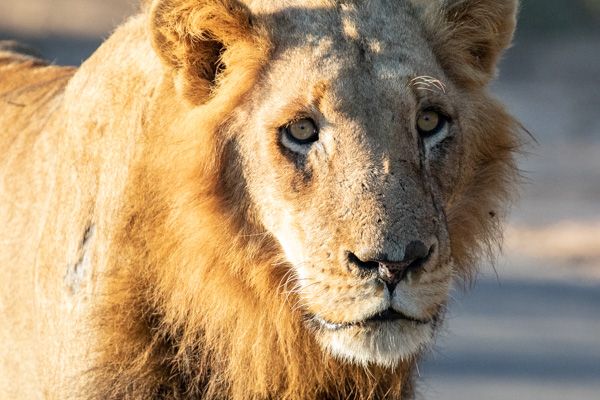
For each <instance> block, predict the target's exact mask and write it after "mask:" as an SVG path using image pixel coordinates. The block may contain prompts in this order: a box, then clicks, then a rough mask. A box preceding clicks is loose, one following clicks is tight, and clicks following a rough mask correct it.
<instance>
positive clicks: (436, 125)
mask: <svg viewBox="0 0 600 400" xmlns="http://www.w3.org/2000/svg"><path fill="white" fill-rule="evenodd" d="M445 123H446V118H445V117H444V116H443V115H441V114H440V113H438V112H437V111H434V110H425V111H423V112H422V113H421V114H420V115H419V118H418V119H417V130H418V131H419V134H420V135H421V136H432V135H435V134H436V133H438V132H439V131H440V130H441V129H442V128H443V127H444V125H445Z"/></svg>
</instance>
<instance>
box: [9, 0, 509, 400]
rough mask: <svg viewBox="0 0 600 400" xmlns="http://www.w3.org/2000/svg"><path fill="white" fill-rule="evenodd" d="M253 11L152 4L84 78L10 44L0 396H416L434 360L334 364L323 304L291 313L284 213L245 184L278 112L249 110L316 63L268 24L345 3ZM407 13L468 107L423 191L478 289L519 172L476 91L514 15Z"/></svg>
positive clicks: (320, 93)
mask: <svg viewBox="0 0 600 400" xmlns="http://www.w3.org/2000/svg"><path fill="white" fill-rule="evenodd" d="M245 3H246V4H245V5H240V4H238V3H236V2H234V1H233V0H155V1H149V0H147V1H144V2H143V10H144V11H143V13H142V14H140V15H139V16H136V17H134V18H132V19H131V20H130V21H129V22H127V23H126V24H125V25H123V26H122V27H120V28H118V29H117V31H116V32H115V33H114V34H113V35H112V36H111V38H110V39H108V40H107V42H106V43H104V44H103V45H102V47H101V48H100V49H99V50H98V51H97V52H96V53H95V54H94V55H93V56H92V57H91V58H90V59H89V60H88V61H86V62H85V63H84V64H83V65H82V66H81V68H79V69H78V70H77V71H75V69H73V68H62V67H55V66H50V65H48V64H46V63H45V62H43V61H41V60H39V59H38V58H36V57H35V56H34V55H32V54H29V55H21V54H18V53H16V52H15V51H14V50H15V47H14V45H11V46H8V45H6V46H4V50H2V49H3V48H2V47H0V109H1V110H2V112H1V113H0V124H1V125H2V126H3V130H2V134H1V135H0V149H1V150H0V223H1V226H0V248H1V249H2V251H0V268H2V271H3V274H5V275H3V276H5V277H6V278H5V280H4V282H3V283H2V284H0V309H1V311H2V312H1V313H0V326H2V327H7V329H4V328H0V340H1V341H2V342H3V343H5V344H7V346H4V347H3V350H2V351H1V352H0V357H2V360H3V361H2V363H1V364H0V386H2V387H6V388H8V389H7V391H6V392H5V393H4V394H3V395H1V396H6V397H3V398H48V399H66V398H78V399H79V398H80V399H89V400H92V399H94V400H100V399H103V400H104V399H194V398H215V399H268V398H273V399H275V398H277V399H312V398H318V399H351V398H355V399H376V398H400V397H402V398H410V397H411V396H412V394H413V380H412V371H413V369H414V367H415V364H416V361H417V359H418V356H419V353H420V352H421V351H422V350H426V349H420V350H419V351H418V352H416V353H415V354H411V355H410V356H406V357H405V356H402V358H401V359H400V360H399V361H398V362H397V363H394V364H393V365H392V364H390V365H377V363H372V364H368V365H366V364H365V363H360V362H356V363H353V362H345V361H344V360H343V359H340V357H338V356H336V355H335V354H334V355H332V354H330V352H327V351H324V350H323V347H322V344H320V343H319V341H318V340H315V334H314V332H312V331H311V330H310V329H306V327H305V326H304V324H303V319H304V316H305V312H306V310H307V309H310V307H313V306H311V305H310V304H305V305H303V303H302V292H299V291H298V289H297V285H298V283H299V282H300V279H299V278H298V277H297V276H296V275H297V274H298V272H297V271H295V270H294V268H293V267H292V266H291V264H293V260H290V259H289V256H288V254H287V253H286V252H284V251H282V246H283V247H285V246H286V244H285V243H281V239H280V238H279V237H277V234H278V233H279V232H280V231H278V230H277V229H279V225H277V224H279V220H280V218H278V217H277V215H275V214H274V215H275V217H271V216H270V215H269V214H268V213H267V214H265V211H264V208H265V207H266V208H267V209H268V204H270V203H265V204H267V206H261V207H263V208H260V207H259V206H258V205H257V193H260V194H261V195H260V196H258V198H259V201H262V200H261V199H260V197H262V196H263V195H264V197H265V200H264V201H265V202H267V201H274V200H270V199H271V197H270V196H272V194H271V191H274V192H276V189H274V188H272V187H268V186H266V187H259V188H258V189H257V187H255V186H256V185H257V182H263V181H262V179H265V178H264V176H263V175H265V176H266V175H267V174H268V173H269V171H268V170H264V171H263V170H262V169H261V168H263V166H262V165H259V164H252V163H253V162H254V163H255V162H256V161H253V159H252V157H251V156H250V152H251V151H250V150H249V149H251V148H252V146H253V145H250V144H248V143H249V141H248V140H249V139H247V138H248V136H247V135H248V133H247V132H242V131H243V129H242V128H245V127H246V126H248V130H251V127H253V126H255V125H252V124H256V123H257V122H256V121H255V122H252V121H250V119H249V118H248V115H251V114H252V113H256V112H263V109H264V108H265V107H266V108H269V106H268V104H269V103H265V104H267V105H266V106H263V108H260V109H258V108H257V107H258V104H259V102H260V101H261V99H263V98H265V97H266V95H265V94H268V92H269V90H270V89H269V88H270V87H271V86H272V85H275V84H279V83H273V82H271V81H269V80H268V79H267V78H265V77H266V76H268V75H267V73H266V72H265V71H266V70H267V67H270V66H271V65H281V66H282V67H281V68H284V67H285V66H286V60H285V58H284V57H283V56H282V54H288V53H285V52H283V53H282V52H281V50H280V49H281V48H287V47H288V46H289V48H294V46H300V50H301V51H307V50H304V49H303V48H302V45H301V44H299V43H281V42H280V41H281V40H283V39H281V38H280V37H278V36H277V35H278V31H277V28H276V26H275V25H273V24H274V23H275V22H272V21H279V22H281V21H286V19H285V18H293V17H294V16H296V17H297V18H304V20H303V23H304V22H306V21H309V20H310V18H313V16H312V14H311V13H314V15H317V14H318V13H321V14H322V15H323V16H324V17H322V18H330V17H329V16H330V15H333V13H334V12H335V11H332V10H336V9H337V8H338V7H339V6H338V5H337V4H336V2H335V1H333V0H332V1H328V0H311V1H308V0H307V1H299V2H297V3H299V5H293V4H289V5H286V4H283V3H284V2H272V3H268V2H263V3H261V2H258V1H248V2H245ZM290 3H292V2H290ZM352 3H354V2H349V4H350V6H343V7H348V8H347V9H346V8H344V10H350V11H349V12H350V13H353V12H354V13H357V12H358V11H356V10H358V9H359V8H360V7H362V6H360V5H359V6H356V7H355V6H353V5H352ZM358 3H360V2H358ZM375 3H377V4H379V7H382V9H383V8H385V7H391V6H392V5H391V3H389V2H386V1H382V2H375ZM398 3H399V4H400V3H401V5H400V6H397V5H393V7H399V9H400V10H402V12H406V13H407V14H408V15H409V17H407V18H410V21H421V22H419V23H420V24H422V27H423V29H422V32H421V33H420V35H421V36H420V38H421V39H419V40H423V42H422V43H427V44H428V45H429V46H430V48H431V49H432V50H431V51H432V54H433V55H434V56H435V57H434V59H431V60H435V61H429V62H438V63H439V66H432V67H431V68H432V70H434V71H438V70H439V71H443V72H444V73H446V74H447V77H446V79H448V81H447V82H446V83H439V85H446V84H447V85H448V89H447V90H448V92H449V95H450V96H453V102H454V104H453V107H454V109H455V110H460V118H459V119H457V124H459V125H460V129H461V131H462V133H463V134H464V136H463V139H461V140H462V141H463V142H461V143H460V146H459V145H456V147H455V148H456V150H457V151H456V154H452V155H449V156H448V161H445V162H444V164H440V165H437V164H435V165H432V166H431V169H432V170H433V171H434V172H435V173H438V174H439V175H436V176H435V179H436V181H435V183H431V182H429V183H424V185H426V186H427V185H434V184H435V185H437V186H439V196H441V197H443V198H444V199H445V204H444V207H445V209H444V213H445V216H446V221H447V230H448V232H449V237H450V243H451V250H448V252H449V254H450V253H451V255H449V256H448V257H450V258H449V260H451V261H448V265H451V266H452V270H451V274H452V275H453V276H454V275H455V276H457V277H461V278H463V279H468V278H469V277H470V276H472V275H473V274H474V273H475V271H476V263H477V261H478V260H479V258H480V256H481V255H482V254H485V253H488V252H490V251H491V250H493V249H494V248H495V243H496V242H497V241H498V240H499V239H500V236H499V233H500V225H499V224H500V221H501V219H502V216H503V213H504V212H505V208H506V203H507V201H508V200H509V199H510V195H511V193H512V190H513V183H514V181H515V178H516V175H517V171H516V167H515V163H514V159H513V153H514V151H515V150H516V149H517V148H518V147H519V144H520V142H519V137H518V131H519V125H518V123H517V122H516V121H515V120H514V119H513V118H512V117H511V116H509V115H508V114H507V113H506V112H505V111H504V109H503V107H502V106H501V105H500V104H499V103H498V102H497V101H496V100H494V99H492V98H490V96H489V95H488V94H487V93H486V92H485V86H486V84H487V83H488V82H489V80H490V79H491V78H492V76H493V75H494V73H495V70H494V68H495V64H496V61H497V60H498V57H499V56H500V53H501V51H502V50H503V49H504V48H506V47H507V46H508V45H509V43H510V39H511V37H512V32H513V30H514V13H515V8H516V1H511V0H503V1H496V2H492V1H490V0H455V1H450V0H448V1H446V2H444V4H443V5H440V2H436V3H435V4H431V5H428V6H427V7H426V8H425V9H416V8H413V7H411V6H409V5H407V4H404V2H400V1H398ZM492 4H494V5H493V6H492ZM289 10H291V11H289ZM419 10H420V11H419ZM383 12H384V14H385V13H386V12H385V11H383ZM290 15H291V17H290ZM315 18H317V17H315ZM358 29H359V30H360V29H362V28H361V26H358ZM348 32H349V33H348V34H349V35H350V36H352V35H354V33H353V31H352V27H350V28H348ZM407 34H409V36H410V35H412V34H413V33H410V32H409V33H407ZM282 37H287V36H282ZM278 40H279V41H278ZM375 47H376V46H375ZM448 49H453V50H452V51H448ZM278 51H279V52H278ZM411 51H415V49H414V48H413V49H412V50H411ZM274 55H277V56H274ZM427 57H429V56H427ZM427 60H430V58H427ZM270 63H271V64H270ZM440 68H441V69H440ZM275 70H276V69H275ZM306 71H308V72H306ZM306 71H304V72H303V71H300V68H299V70H298V71H297V72H296V71H293V72H292V73H297V74H298V78H297V80H298V82H293V80H290V83H289V84H290V85H291V86H290V88H292V89H290V91H293V90H296V89H297V88H298V86H294V85H300V84H301V82H304V81H308V80H310V78H311V73H313V72H312V71H313V70H311V69H310V68H309V67H307V69H306ZM440 73H441V72H440ZM303 74H304V75H303ZM281 80H286V82H287V80H288V78H287V77H285V76H284V77H282V78H281ZM257 82H262V83H260V84H259V83H257ZM265 82H266V83H265ZM421 82H423V84H422V85H424V86H421V88H424V89H431V88H428V87H427V86H428V85H430V84H431V81H430V80H427V79H425V80H422V81H421ZM331 84H332V83H331V82H325V83H322V82H321V83H319V84H318V85H316V86H315V87H317V88H318V89H316V92H317V94H316V96H317V97H319V98H321V97H324V100H322V101H323V102H325V104H324V106H323V107H330V108H333V106H334V105H335V104H333V103H332V102H331V99H329V98H327V97H326V96H327V94H326V93H330V92H331V91H330V85H331ZM298 90H301V89H298ZM444 90H446V89H444ZM328 101H329V103H327V102H328ZM254 104H257V106H256V107H255V106H254ZM261 104H262V103H261ZM361 106H365V107H367V106H368V105H367V104H366V103H360V102H359V103H358V105H353V107H358V108H357V109H352V110H351V111H356V115H361V114H360V113H361V110H360V108H361ZM286 107H288V108H289V107H291V106H286ZM270 108H272V107H270ZM286 112H287V111H285V107H284V110H283V111H282V113H284V114H285V113H286ZM266 118H267V119H268V118H274V117H271V116H269V115H267V117H266ZM241 121H243V124H242V122H241ZM246 121H248V122H247V125H246ZM284 122H286V121H285V120H283V121H281V122H279V121H270V120H269V121H268V123H269V124H275V126H277V125H278V124H279V125H281V124H282V123H284ZM266 123H267V122H265V124H266ZM241 124H242V125H241ZM357 126H359V125H357ZM273 140H274V139H273ZM467 140H468V142H467ZM244 141H246V142H244ZM242 142H244V143H245V144H244V143H242ZM265 146H266V145H265ZM256 151H257V154H262V155H263V156H264V157H265V158H264V159H262V160H260V164H268V163H269V162H270V161H272V160H276V161H277V162H281V161H278V160H281V159H282V158H281V157H282V156H281V155H280V154H279V153H277V152H271V153H259V152H260V151H261V150H260V149H259V148H257V150H256ZM440 163H441V161H440ZM249 164H252V165H254V167H251V168H250V169H249V167H248V165H249ZM358 164H359V163H358V162H357V166H356V168H358V170H357V171H358V172H357V173H360V172H361V171H360V168H361V167H360V165H358ZM280 165H281V169H282V172H281V174H282V175H281V177H280V178H279V180H280V181H281V182H276V184H277V185H280V184H281V185H283V187H286V185H288V183H286V182H287V181H285V179H286V178H285V177H286V176H287V175H285V174H287V173H288V172H287V171H293V169H292V168H290V167H287V166H285V165H284V164H280ZM252 168H256V170H252ZM266 168H270V169H273V168H274V167H273V166H271V167H266ZM352 168H354V167H352ZM375 169H376V167H375V166H374V167H373V171H375ZM438 170H440V171H438ZM289 174H292V173H291V172H289ZM356 176H360V175H356ZM369 176H371V175H369ZM317 177H318V175H317ZM294 179H295V178H294ZM315 179H316V178H315ZM365 179H366V178H365ZM282 182H283V183H282ZM342 183H343V182H342ZM359 183H360V182H359ZM352 184H354V183H352ZM290 185H291V187H293V188H294V190H296V191H303V190H308V189H307V187H309V186H310V185H309V184H308V183H306V180H304V181H301V180H297V179H295V180H293V181H291V183H290ZM351 187H352V188H353V187H354V186H349V188H351ZM321 191H323V188H321ZM419 193H420V192H419ZM285 198H286V199H287V198H289V196H288V197H285ZM365 199H366V200H365V204H367V203H368V204H375V205H376V204H377V203H375V200H373V199H372V198H371V197H370V195H368V196H367V197H365ZM367 200H368V201H367ZM286 201H287V200H286ZM321 203H327V201H325V200H321V199H316V198H315V199H313V200H312V202H311V203H310V205H311V207H313V208H315V209H318V207H321V206H322V205H321ZM306 204H309V203H306ZM296 207H298V208H300V205H297V206H296ZM323 207H324V206H323ZM360 207H366V206H364V205H361V206H360ZM360 207H359V208H358V213H359V214H360V213H361V212H363V209H362V208H360ZM412 207H413V209H415V208H418V207H417V206H416V205H412ZM423 207H424V209H425V206H423ZM384 208H385V207H384ZM365 210H366V211H364V212H365V213H368V212H369V211H368V208H365ZM374 210H375V211H374V212H378V213H380V212H381V210H380V209H379V208H376V207H375V208H374ZM294 212H295V210H294ZM419 212H421V211H418V210H417V215H420V214H419ZM422 212H423V213H425V211H422ZM377 215H379V214H377ZM322 217H323V218H326V215H325V214H323V215H322ZM359 217H360V215H359ZM367 217H368V218H375V214H373V215H372V216H367ZM367 217H365V218H362V217H361V218H360V221H361V222H360V223H361V224H367V223H366V222H364V221H365V219H368V218H367ZM357 218H358V217H357ZM423 218H425V217H423ZM273 221H275V222H273ZM307 224H308V221H307ZM271 226H273V227H274V228H273V229H271V228H270V227H271ZM307 226H309V225H307ZM310 226H312V225H310ZM360 226H363V225H360ZM364 226H366V225H364ZM369 226H370V225H369ZM294 229H296V228H294ZM369 229H370V228H369ZM315 234H316V233H315ZM340 235H341V236H343V235H342V234H340ZM348 237H351V238H354V236H348ZM286 240H287V239H286ZM348 240H350V239H348ZM352 240H354V239H352ZM373 240H374V239H373ZM440 243H441V242H440ZM440 246H441V245H440ZM5 249H8V251H5ZM440 257H441V256H440ZM319 276H321V277H323V276H324V277H327V276H329V275H326V274H325V272H322V273H321V275H319ZM332 276H333V275H332ZM444 276H445V275H444ZM334 278H335V279H339V280H340V282H342V281H341V279H342V277H338V276H335V277H332V278H331V279H334ZM322 279H325V278H322ZM344 279H347V278H344ZM444 279H449V278H444ZM332 282H334V283H335V282H338V281H335V280H334V281H332ZM343 282H347V281H343ZM334 283H332V285H334ZM434 287H436V288H437V286H434ZM442 287H445V286H442ZM426 289H427V288H426ZM348 290H349V289H348ZM435 290H437V291H439V293H431V297H432V298H436V299H437V298H438V297H439V298H440V299H441V300H439V301H438V300H431V301H432V302H433V303H435V304H432V305H431V306H429V307H430V308H431V307H433V305H435V306H436V307H439V306H440V304H439V302H442V303H443V299H445V296H446V295H447V293H446V292H444V290H445V289H435ZM357 293H359V292H357ZM417 293H418V292H417ZM315 296H316V295H315ZM436 296H437V297H436ZM442 307H443V304H442ZM323 310H324V311H323V312H329V311H327V310H325V309H323ZM348 312H349V311H348ZM430 312H431V315H433V311H427V313H430ZM324 315H326V314H324ZM339 315H342V311H340V314H339ZM428 315H429V314H428ZM331 318H336V317H335V313H333V314H332V317H331ZM339 318H340V319H341V321H345V320H344V319H343V318H342V317H341V316H340V317H339ZM4 349H6V350H4ZM1 396H0V397H1Z"/></svg>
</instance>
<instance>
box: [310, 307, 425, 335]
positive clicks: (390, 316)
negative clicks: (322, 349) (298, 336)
mask: <svg viewBox="0 0 600 400" xmlns="http://www.w3.org/2000/svg"><path fill="white" fill-rule="evenodd" d="M307 320H308V322H309V323H311V324H313V325H317V327H320V328H325V329H327V330H329V331H336V330H340V329H345V328H351V327H355V326H364V327H367V326H369V325H373V324H380V323H385V322H395V321H399V320H404V321H409V322H413V323H415V324H418V325H424V324H428V323H430V322H432V318H427V319H420V318H415V317H411V316H408V315H406V314H404V313H401V312H399V311H396V310H394V309H393V308H388V309H387V310H385V311H382V312H380V313H377V314H375V315H372V316H371V317H369V318H366V319H364V320H361V321H354V322H341V323H335V322H330V321H327V320H325V319H323V318H320V317H317V316H314V315H313V316H309V318H307Z"/></svg>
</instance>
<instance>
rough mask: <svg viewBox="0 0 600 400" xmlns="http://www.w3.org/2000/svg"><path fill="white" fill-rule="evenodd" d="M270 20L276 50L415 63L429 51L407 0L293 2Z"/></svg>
mask: <svg viewBox="0 0 600 400" xmlns="http://www.w3.org/2000/svg"><path fill="white" fill-rule="evenodd" d="M266 19H267V21H268V22H267V24H268V25H270V29H269V31H270V32H271V36H272V37H271V40H272V42H273V43H274V46H275V49H276V50H275V51H276V52H278V53H282V54H284V53H289V52H290V51H291V52H294V51H298V50H299V49H303V50H305V51H307V50H311V51H312V52H313V54H314V57H315V58H317V57H319V58H322V59H327V58H332V57H335V58H337V59H338V60H339V61H347V62H362V63H365V62H369V61H370V62H379V63H381V62H382V60H386V61H388V62H389V61H390V60H395V61H396V63H410V62H411V61H413V60H415V59H418V58H419V57H418V56H419V55H422V54H424V53H427V51H424V50H425V49H427V43H426V42H425V40H424V39H423V35H422V26H421V23H420V21H419V18H418V17H417V16H416V15H415V13H414V12H413V10H412V8H411V7H410V6H408V5H407V4H406V2H404V1H394V2H388V1H372V2H362V3H361V5H350V4H341V5H337V6H333V7H316V8H293V7H291V8H286V9H283V10H281V11H279V12H276V13H273V14H269V15H268V16H267V17H266Z"/></svg>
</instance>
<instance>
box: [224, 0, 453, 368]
mask: <svg viewBox="0 0 600 400" xmlns="http://www.w3.org/2000/svg"><path fill="white" fill-rule="evenodd" d="M397 8H398V10H394V11H392V12H389V13H388V14H385V15H384V14H382V13H381V12H378V10H377V9H375V10H373V9H367V8H365V9H362V8H357V7H349V6H348V7H345V8H344V7H342V9H341V12H340V11H339V10H324V11H315V12H306V13H305V14H303V13H298V14H297V15H295V14H294V13H287V14H285V15H282V16H281V17H279V18H277V19H276V21H275V23H274V24H273V27H274V29H277V34H276V37H277V38H278V40H279V41H280V43H276V49H275V55H274V57H273V59H274V60H275V61H274V62H273V63H271V64H269V65H268V67H267V69H266V72H265V74H264V75H263V76H262V78H261V79H260V81H259V82H258V84H257V85H256V87H255V88H254V92H253V93H252V95H251V100H250V101H249V102H248V107H247V108H246V109H245V110H244V112H240V114H238V120H237V123H236V124H235V125H236V126H237V128H236V129H237V130H238V132H239V136H238V143H237V145H238V146H239V154H240V157H241V158H242V159H243V171H244V175H245V178H246V180H247V189H248V191H249V192H250V195H251V198H252V203H253V204H254V207H255V209H256V211H257V213H258V215H259V219H260V221H261V223H262V224H263V225H264V227H265V228H266V229H267V230H268V231H270V232H271V233H272V234H273V235H274V236H275V238H276V239H277V240H278V241H279V243H280V244H281V247H282V248H283V251H284V252H285V256H286V257H287V259H288V260H289V262H290V264H291V265H292V269H293V274H289V275H288V276H289V280H288V284H287V285H284V287H285V289H283V290H286V291H293V292H294V293H295V294H296V296H297V298H295V297H294V296H292V297H291V298H294V299H295V301H291V302H290V303H291V304H290V306H292V307H297V308H299V309H301V310H302V311H303V312H304V315H305V318H306V325H307V326H308V327H309V329H311V330H313V332H314V334H315V335H316V337H317V339H318V341H319V342H320V343H321V344H322V345H323V346H324V347H326V348H328V349H329V350H330V351H331V352H332V353H333V354H335V355H337V356H339V357H341V358H344V359H350V360H352V361H357V362H362V363H367V362H376V363H379V364H382V365H393V364H395V363H396V362H397V361H398V360H399V359H400V358H402V357H409V356H411V355H413V354H415V353H416V352H418V351H419V350H420V349H421V348H422V346H424V345H427V344H428V343H429V342H430V340H431V338H432V333H433V330H434V328H435V325H436V319H437V316H438V314H439V313H440V312H441V309H442V307H443V304H444V302H445V300H446V298H447V295H448V290H449V287H450V284H451V281H452V266H451V262H450V257H449V256H450V243H449V236H448V230H447V227H446V217H445V209H446V204H447V202H448V192H449V188H451V187H452V186H453V185H454V183H455V182H454V181H455V180H456V178H457V174H456V170H457V167H458V165H457V163H456V154H457V153H460V152H461V149H460V146H461V141H460V139H459V138H457V136H458V135H459V127H458V126H457V124H456V123H455V121H454V115H455V111H454V108H453V104H454V101H453V99H452V96H453V91H452V89H451V88H449V87H448V85H446V84H444V83H441V82H444V81H446V79H445V76H444V73H443V72H442V69H441V68H440V67H439V66H437V63H436V60H435V58H434V56H433V54H432V53H431V51H429V50H428V45H427V43H426V42H425V41H424V40H423V39H422V38H421V36H420V35H421V31H422V28H421V27H420V26H419V25H418V24H417V23H416V22H415V20H414V19H412V18H410V17H408V16H407V12H406V10H403V9H402V8H403V7H402V6H401V3H399V4H398V6H397ZM381 11H383V10H381ZM388 11H389V10H388ZM327 21H331V22H327ZM324 27H325V28H326V29H323V28H324ZM398 27H403V28H402V29H401V30H399V29H398ZM298 32H302V34H301V35H300V36H299V34H298ZM341 32H343V34H340V33H341ZM283 43H285V45H283ZM290 43H291V44H292V45H290ZM415 48H418V49H420V50H419V51H418V52H414V51H413V49H415ZM420 76H426V77H420ZM430 77H435V79H439V82H438V81H437V80H434V78H430ZM453 161H454V163H453Z"/></svg>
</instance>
